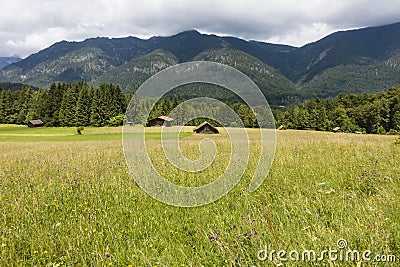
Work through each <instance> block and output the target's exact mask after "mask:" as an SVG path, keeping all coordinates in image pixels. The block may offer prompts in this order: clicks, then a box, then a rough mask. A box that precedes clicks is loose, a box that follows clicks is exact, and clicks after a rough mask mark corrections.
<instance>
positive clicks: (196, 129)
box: [193, 121, 219, 133]
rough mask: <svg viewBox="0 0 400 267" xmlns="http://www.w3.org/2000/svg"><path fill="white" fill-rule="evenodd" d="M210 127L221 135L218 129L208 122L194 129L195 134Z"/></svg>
mask: <svg viewBox="0 0 400 267" xmlns="http://www.w3.org/2000/svg"><path fill="white" fill-rule="evenodd" d="M207 125H208V126H209V127H210V128H212V129H213V132H215V133H219V131H218V129H217V128H215V127H214V126H212V125H211V124H210V123H209V122H208V121H205V122H203V123H201V124H199V125H197V126H196V127H194V128H193V132H197V131H198V130H200V129H201V128H203V127H205V126H207Z"/></svg>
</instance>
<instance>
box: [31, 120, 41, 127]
mask: <svg viewBox="0 0 400 267" xmlns="http://www.w3.org/2000/svg"><path fill="white" fill-rule="evenodd" d="M42 126H44V123H43V121H41V120H30V121H28V127H29V128H34V127H42Z"/></svg>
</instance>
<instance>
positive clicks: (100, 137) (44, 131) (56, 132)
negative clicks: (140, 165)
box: [0, 124, 191, 142]
mask: <svg viewBox="0 0 400 267" xmlns="http://www.w3.org/2000/svg"><path fill="white" fill-rule="evenodd" d="M152 131H153V132H152ZM148 132H149V133H147V134H146V139H161V133H160V132H154V130H153V129H151V130H150V131H149V130H148ZM190 135H191V133H190V132H183V133H180V135H179V136H180V137H186V136H190ZM140 136H141V135H138V138H139V137H140ZM164 138H174V136H173V135H172V134H171V135H170V136H168V135H167V136H166V137H165V136H164ZM121 139H122V129H121V127H102V128H99V127H86V128H85V129H84V130H83V131H82V134H81V135H79V134H78V133H77V131H76V127H40V128H28V127H27V126H22V125H7V124H0V142H75V141H112V140H121Z"/></svg>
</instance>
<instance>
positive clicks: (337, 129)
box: [332, 127, 343, 133]
mask: <svg viewBox="0 0 400 267" xmlns="http://www.w3.org/2000/svg"><path fill="white" fill-rule="evenodd" d="M332 131H333V132H334V133H341V132H343V130H342V128H340V127H335V128H333V129H332Z"/></svg>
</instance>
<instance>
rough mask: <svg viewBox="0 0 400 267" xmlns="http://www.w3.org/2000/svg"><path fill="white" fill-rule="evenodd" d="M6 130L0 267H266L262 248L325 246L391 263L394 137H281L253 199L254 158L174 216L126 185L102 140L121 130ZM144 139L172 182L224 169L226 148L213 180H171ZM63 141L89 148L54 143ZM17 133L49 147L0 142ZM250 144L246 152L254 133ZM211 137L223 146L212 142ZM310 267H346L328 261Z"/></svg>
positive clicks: (152, 146) (190, 148)
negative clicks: (219, 190) (230, 186)
mask: <svg viewBox="0 0 400 267" xmlns="http://www.w3.org/2000/svg"><path fill="white" fill-rule="evenodd" d="M5 128H6V127H5V126H1V128H0V135H4V136H5V135H7V134H5V133H6V132H8V135H7V138H5V140H6V142H3V141H5V140H2V142H0V150H1V152H2V153H1V154H0V166H1V168H0V239H1V240H0V266H111V265H112V266H129V265H131V266H202V265H203V266H252V265H254V266H273V264H272V263H271V262H268V261H265V262H262V261H259V260H258V259H257V253H258V251H259V250H261V249H264V247H265V246H266V245H267V246H268V248H269V249H275V250H281V249H283V250H286V251H290V250H294V249H297V250H300V251H301V250H302V249H314V250H316V251H319V252H321V251H322V250H324V249H329V247H332V248H336V242H337V240H338V239H340V238H345V239H346V240H347V242H348V244H349V248H351V249H358V250H366V249H370V250H371V251H372V252H373V253H380V254H393V255H396V256H397V259H398V260H399V257H400V210H399V199H400V198H399V196H400V181H399V174H400V164H399V159H400V146H399V145H395V144H394V142H395V139H396V137H393V136H378V135H353V134H332V133H323V132H302V131H280V132H278V136H277V150H276V156H275V161H274V164H273V167H272V169H271V171H270V173H269V175H268V177H267V179H266V180H265V182H264V184H263V185H262V186H261V187H260V188H259V189H258V190H257V191H256V192H255V193H249V192H248V191H247V186H248V183H249V181H250V179H251V175H252V171H253V170H254V166H255V164H256V159H257V157H256V156H255V153H253V155H252V157H251V158H250V163H249V166H248V169H247V171H246V173H245V175H244V177H243V179H242V180H241V181H240V182H239V184H238V186H237V187H235V189H234V190H232V191H231V192H230V193H229V194H228V195H227V196H225V197H223V198H222V199H221V200H219V201H217V202H214V203H212V204H209V205H206V206H202V207H197V208H177V207H172V206H169V205H166V204H163V203H160V202H158V201H156V200H154V199H153V198H151V197H150V196H148V195H147V194H146V193H144V192H143V191H142V190H141V189H140V188H138V186H137V185H136V184H135V182H134V181H133V179H132V177H131V176H130V175H129V174H128V170H127V168H126V165H125V158H124V155H123V152H122V145H121V141H120V140H110V139H108V140H107V139H104V138H105V136H107V135H114V134H115V135H119V136H120V135H121V134H120V131H121V128H87V129H85V130H84V131H83V135H82V136H75V135H74V133H75V129H74V128H70V129H68V128H41V129H33V130H34V131H32V132H30V129H27V128H18V129H17V128H14V129H8V130H7V129H5ZM11 128H13V127H11ZM151 131H154V132H152V133H149V136H151V135H154V138H150V139H152V140H148V141H149V148H148V149H149V153H150V155H151V157H152V159H154V160H155V161H156V162H158V163H160V164H158V165H157V170H158V171H159V172H160V173H163V174H166V175H167V176H169V177H168V178H170V179H171V180H173V181H174V182H176V183H181V184H191V183H193V184H196V183H197V182H199V183H200V182H202V181H203V182H204V181H207V182H208V181H210V180H212V178H213V175H215V173H218V172H221V171H222V170H223V168H224V164H225V163H226V162H225V158H224V153H228V151H225V150H222V152H220V153H222V155H219V158H217V160H216V163H215V164H213V165H212V167H213V168H215V170H211V171H205V172H203V173H202V174H199V175H192V174H191V175H186V176H185V175H184V174H182V173H180V172H179V170H173V169H172V167H171V165H170V164H168V162H166V159H165V158H164V157H163V155H162V154H160V147H159V140H158V139H159V138H158V136H159V134H158V133H157V131H158V129H154V130H151ZM70 132H71V134H72V136H73V138H81V137H85V136H90V137H91V138H92V139H90V140H87V141H82V142H75V141H76V140H79V139H64V140H61V139H62V138H68V135H67V134H69V133H70ZM18 133H21V134H30V133H35V134H54V135H57V138H60V139H57V140H52V141H51V140H48V139H46V138H47V136H46V138H45V139H46V140H45V141H47V142H42V141H44V140H43V139H40V138H39V140H35V139H32V140H28V138H31V137H32V136H29V135H28V136H17V137H18V138H21V139H23V140H24V142H14V141H13V140H14V139H13V138H14V137H12V138H11V135H12V134H18ZM62 134H65V136H61V135H62ZM91 134H93V136H91ZM157 134H158V135H157ZM58 135H60V136H58ZM249 135H250V140H251V146H252V151H253V152H254V151H257V149H258V142H257V141H256V138H255V137H256V135H257V130H254V129H253V130H249ZM34 137H35V138H36V137H37V136H34ZM203 137H204V136H203V135H192V136H189V134H188V136H185V138H183V139H182V142H184V144H185V147H184V150H185V151H184V153H186V154H187V155H188V156H189V157H190V156H192V157H196V155H198V142H199V140H200V139H201V138H203ZM207 137H208V136H207ZM18 138H17V139H18ZM32 138H33V137H32ZM71 138H72V137H71ZM211 138H213V139H214V140H215V142H216V144H217V146H220V145H221V146H222V147H223V143H221V142H224V140H225V137H224V136H223V134H222V135H221V136H213V137H211ZM99 140H101V141H102V142H99ZM38 141H40V142H38ZM53 141H57V142H53ZM62 141H63V142H62ZM108 255H109V256H108ZM277 263H278V262H277ZM397 264H398V262H397ZM310 265H312V263H304V262H296V263H293V262H288V263H287V264H285V266H310ZM315 265H316V266H347V265H346V264H345V263H343V262H336V263H335V264H333V263H330V262H329V261H327V260H325V261H324V262H322V263H321V262H316V263H315ZM349 266H358V265H357V264H356V263H352V264H350V265H349ZM362 266H373V265H372V264H371V265H368V264H363V265H362ZM377 266H397V265H396V264H392V265H390V264H382V263H380V264H378V265H377Z"/></svg>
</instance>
